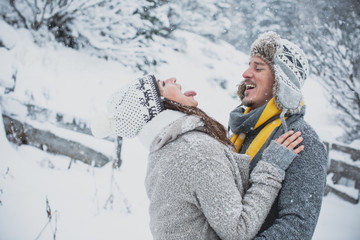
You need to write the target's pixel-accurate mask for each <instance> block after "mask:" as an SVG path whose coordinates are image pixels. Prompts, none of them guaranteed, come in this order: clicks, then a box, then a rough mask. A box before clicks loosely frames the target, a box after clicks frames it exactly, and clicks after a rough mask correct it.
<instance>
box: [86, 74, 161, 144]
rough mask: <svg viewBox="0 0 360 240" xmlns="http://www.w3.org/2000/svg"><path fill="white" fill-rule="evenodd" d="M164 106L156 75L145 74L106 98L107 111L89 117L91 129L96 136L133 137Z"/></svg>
mask: <svg viewBox="0 0 360 240" xmlns="http://www.w3.org/2000/svg"><path fill="white" fill-rule="evenodd" d="M163 110H164V105H163V100H162V97H161V95H160V91H159V87H158V84H157V81H156V78H155V77H154V76H153V75H147V76H144V77H141V78H138V79H136V80H135V81H133V82H131V83H130V84H128V85H127V86H125V87H123V88H121V89H120V90H118V91H117V92H115V93H114V94H113V95H112V96H111V97H110V98H109V100H108V102H107V112H106V113H105V114H103V115H100V116H97V117H95V118H94V119H93V120H92V121H91V131H92V134H93V135H94V136H96V137H99V138H103V137H107V136H109V135H111V134H116V135H118V136H121V137H128V138H133V137H136V136H137V134H138V133H139V131H140V130H141V129H142V127H143V126H144V125H145V124H146V123H147V122H149V121H150V120H151V119H153V118H154V117H155V116H157V115H158V114H159V113H160V112H162V111H163Z"/></svg>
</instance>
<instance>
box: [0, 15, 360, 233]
mask: <svg viewBox="0 0 360 240" xmlns="http://www.w3.org/2000/svg"><path fill="white" fill-rule="evenodd" d="M5 33H6V34H5ZM176 38H177V39H178V40H179V42H181V43H182V50H181V51H174V50H173V49H172V48H162V49H159V50H158V52H155V53H154V54H158V55H159V56H162V57H163V58H164V59H165V60H166V61H167V64H164V65H162V66H160V67H159V68H158V71H157V72H156V73H155V74H156V75H157V77H158V78H160V79H165V78H167V77H171V76H175V77H177V79H178V82H179V83H181V84H182V85H183V88H184V90H189V89H192V90H195V91H197V93H198V95H197V96H196V98H197V100H198V101H199V103H200V107H201V108H202V109H204V110H205V111H206V112H208V113H209V114H210V115H211V116H213V117H214V118H216V119H218V120H219V121H220V122H222V123H223V124H224V125H226V124H227V120H228V113H229V112H230V110H232V109H233V108H234V107H235V106H236V105H237V104H238V100H237V99H236V98H234V94H235V89H236V84H237V83H238V82H239V81H240V80H241V78H242V77H241V73H242V72H243V71H244V70H245V68H246V66H247V62H248V58H247V55H246V54H243V53H241V52H238V51H236V50H235V49H234V48H232V47H231V46H230V45H228V44H225V43H219V44H214V43H211V42H209V41H207V40H205V39H203V38H201V37H198V36H196V35H194V34H190V33H187V32H177V33H176ZM0 39H1V40H2V42H3V43H5V46H7V47H8V48H9V50H6V49H4V48H0V51H1V52H0V84H1V85H2V86H8V85H10V86H11V84H12V82H11V75H12V74H13V72H14V70H15V69H17V80H16V89H15V92H13V93H9V94H4V93H3V92H4V91H3V89H1V88H0V90H1V94H0V97H1V98H3V100H4V99H6V98H8V97H13V98H16V99H19V100H21V101H23V102H25V103H33V104H36V105H39V106H43V107H46V108H49V109H53V110H56V111H60V112H63V113H66V114H69V115H74V116H78V117H81V118H84V119H89V118H91V116H92V115H93V114H95V113H96V112H97V111H99V110H101V109H102V107H103V105H104V101H105V100H106V98H107V96H108V95H109V94H110V93H111V92H113V91H114V90H115V89H116V88H117V87H118V86H120V85H122V84H124V83H125V82H126V81H129V80H132V79H134V78H136V77H139V76H141V74H140V73H138V72H134V71H133V70H132V69H129V68H125V67H123V66H122V65H120V64H119V63H116V62H112V61H105V60H101V59H98V58H95V57H90V56H88V55H86V54H85V53H80V52H77V51H74V50H71V49H67V48H63V47H61V46H55V47H54V45H51V46H43V47H38V46H36V45H34V44H33V39H32V37H31V36H30V35H29V33H28V32H26V31H24V30H16V31H15V30H13V29H12V28H11V27H9V26H7V25H6V24H4V23H3V22H1V21H0ZM224 81H226V84H227V85H226V87H225V89H224V88H220V87H219V85H220V83H221V82H224ZM303 91H304V95H305V103H306V105H307V116H306V118H307V120H308V121H309V122H310V124H311V125H312V126H313V127H314V128H315V129H316V130H317V132H318V133H319V135H320V137H321V138H322V139H323V140H326V141H335V137H336V136H338V135H339V134H341V129H339V128H338V127H336V126H334V125H333V124H332V121H331V117H332V116H331V108H330V106H329V104H328V103H327V101H326V99H325V98H324V96H323V92H322V90H321V87H320V85H319V83H318V82H317V81H316V79H315V78H314V77H313V76H312V77H310V79H309V80H308V81H307V82H306V84H305V86H304V89H303ZM4 102H6V101H2V104H4ZM1 108H2V109H4V108H9V106H3V105H1ZM0 120H1V122H0V126H3V123H2V119H1V118H0ZM43 128H49V129H51V126H50V124H47V123H44V126H43ZM65 135H66V132H65ZM69 136H70V134H69ZM85 138H86V136H85V135H84V139H85ZM84 142H85V140H84ZM89 144H91V143H89ZM97 144H98V148H101V149H106V151H109V150H108V149H112V147H113V146H111V144H110V146H109V143H108V142H107V141H100V143H97ZM353 145H354V146H356V147H358V148H360V146H359V143H354V144H353ZM0 153H1V160H0V239H1V240H2V239H3V240H18V239H19V240H22V239H53V236H52V235H53V234H54V233H55V234H56V239H66V240H72V239H89V240H90V239H94V240H95V239H109V240H110V239H136V240H137V239H151V234H150V231H149V227H148V221H149V217H148V212H147V206H148V200H147V197H146V194H145V189H144V176H145V170H146V156H147V151H146V150H145V149H144V148H143V147H142V145H141V143H140V142H139V141H138V139H129V140H125V141H124V144H123V148H122V159H123V165H122V166H121V168H120V169H116V170H113V169H112V167H111V165H112V164H111V163H109V164H107V165H106V166H104V167H102V168H95V167H92V166H89V165H86V164H84V163H82V162H80V161H76V162H73V163H71V166H70V168H69V165H70V162H71V160H70V159H69V158H67V157H63V156H54V155H52V154H49V153H46V152H43V151H40V150H38V149H35V148H33V147H29V146H24V145H23V146H20V147H18V146H16V145H14V144H11V143H9V142H8V141H7V139H6V137H5V132H4V128H3V127H0ZM47 201H48V204H47ZM47 207H50V209H51V216H52V217H51V221H49V218H48V213H47V210H49V209H48V208H47ZM359 224H360V204H357V205H353V204H350V203H347V202H345V201H343V200H341V199H339V198H338V197H336V196H334V195H332V194H329V195H328V196H327V197H325V198H324V201H323V206H322V210H321V215H320V219H319V223H318V226H317V228H316V232H315V235H314V239H317V240H322V239H348V240H352V239H354V240H355V239H360V231H359Z"/></svg>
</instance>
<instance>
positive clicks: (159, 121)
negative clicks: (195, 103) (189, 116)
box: [138, 110, 186, 150]
mask: <svg viewBox="0 0 360 240" xmlns="http://www.w3.org/2000/svg"><path fill="white" fill-rule="evenodd" d="M184 116H186V114H184V113H182V112H179V111H173V110H164V111H162V112H161V113H160V114H158V115H157V116H156V117H155V118H153V119H152V120H151V121H149V122H148V123H146V124H145V126H144V127H143V128H142V129H141V131H140V132H139V134H138V137H139V138H140V141H141V142H142V144H143V145H144V146H145V147H146V149H148V150H150V146H151V144H152V142H153V141H154V139H155V138H156V137H157V136H158V135H159V134H160V133H161V132H162V130H163V129H164V128H166V127H167V126H168V125H170V124H171V123H173V122H175V121H176V120H178V119H179V118H181V117H184Z"/></svg>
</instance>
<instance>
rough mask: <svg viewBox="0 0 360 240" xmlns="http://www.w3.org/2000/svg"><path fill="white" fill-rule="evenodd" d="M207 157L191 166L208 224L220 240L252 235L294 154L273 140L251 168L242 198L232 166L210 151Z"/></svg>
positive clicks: (195, 187) (275, 194)
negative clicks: (247, 186) (247, 184)
mask: <svg viewBox="0 0 360 240" xmlns="http://www.w3.org/2000/svg"><path fill="white" fill-rule="evenodd" d="M208 156H212V157H211V158H214V159H213V160H211V158H210V159H205V160H203V161H200V162H199V163H198V164H197V166H194V171H195V173H194V177H193V184H192V186H193V189H194V194H195V195H196V198H197V200H198V204H199V206H200V208H201V209H202V211H203V213H204V215H205V217H206V218H207V220H208V222H209V224H210V226H211V227H212V228H213V229H214V230H215V232H216V233H217V234H218V235H219V237H220V238H221V239H223V240H227V239H252V238H254V237H255V235H256V234H257V232H258V231H259V230H260V228H261V226H262V224H263V222H264V220H265V218H266V216H267V214H268V212H269V210H270V208H271V206H272V204H273V202H274V200H275V199H276V197H277V194H278V192H279V190H280V188H281V182H282V181H283V178H284V171H285V169H286V168H287V167H288V165H289V164H290V162H291V161H292V160H293V158H294V157H295V156H296V154H295V153H293V151H292V150H289V149H288V148H286V147H284V146H282V145H280V144H277V143H276V142H274V141H273V142H272V143H271V144H270V146H269V148H267V149H266V150H265V151H264V155H263V156H264V159H265V158H266V161H260V162H259V163H258V164H257V166H256V167H255V169H254V170H253V172H252V174H251V176H250V179H249V180H250V188H249V189H248V190H247V191H246V193H245V195H244V197H242V196H241V194H240V192H239V189H238V187H237V185H236V183H235V179H234V174H233V172H232V170H231V168H230V167H229V166H228V165H226V164H222V163H221V161H217V160H216V158H219V157H221V156H220V154H219V153H218V152H217V153H216V152H215V151H211V150H210V153H208ZM222 157H223V156H222ZM279 159H280V160H281V161H279ZM279 163H281V164H279ZM284 163H285V164H284Z"/></svg>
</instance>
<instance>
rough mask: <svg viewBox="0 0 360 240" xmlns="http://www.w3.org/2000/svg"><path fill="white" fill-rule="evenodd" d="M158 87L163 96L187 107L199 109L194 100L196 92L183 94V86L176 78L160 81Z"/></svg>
mask: <svg viewBox="0 0 360 240" xmlns="http://www.w3.org/2000/svg"><path fill="white" fill-rule="evenodd" d="M158 86H159V89H160V94H161V96H163V97H165V98H167V99H170V100H173V101H175V102H178V103H181V104H183V105H186V106H192V107H197V105H198V102H197V101H196V100H195V99H194V96H196V92H194V91H186V92H184V93H182V92H181V85H180V84H177V83H176V78H174V77H172V78H169V79H167V80H165V81H161V80H158Z"/></svg>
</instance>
